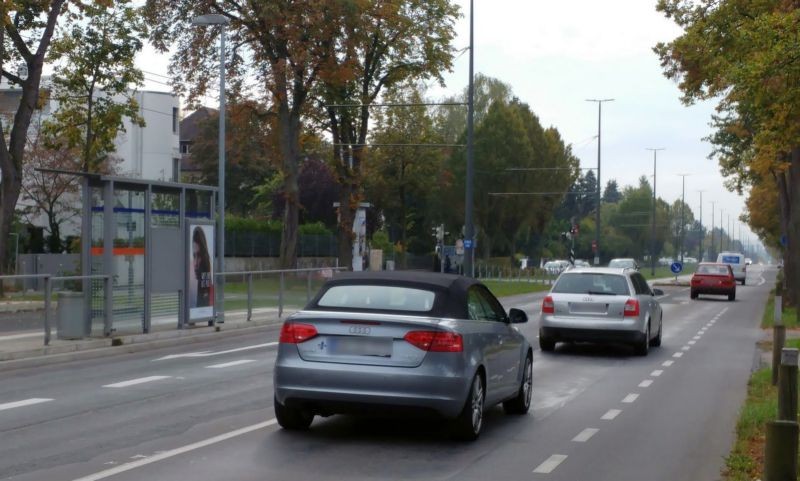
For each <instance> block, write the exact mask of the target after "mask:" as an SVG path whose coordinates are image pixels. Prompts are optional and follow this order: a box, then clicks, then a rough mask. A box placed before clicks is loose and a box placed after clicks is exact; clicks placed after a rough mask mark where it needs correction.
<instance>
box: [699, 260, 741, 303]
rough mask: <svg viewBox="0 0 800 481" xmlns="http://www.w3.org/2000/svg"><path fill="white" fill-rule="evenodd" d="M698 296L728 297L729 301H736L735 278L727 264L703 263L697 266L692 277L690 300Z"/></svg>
mask: <svg viewBox="0 0 800 481" xmlns="http://www.w3.org/2000/svg"><path fill="white" fill-rule="evenodd" d="M700 294H713V295H717V296H728V300H729V301H733V300H735V299H736V278H734V276H733V270H732V269H731V266H729V265H728V264H715V263H711V262H704V263H701V264H700V265H698V266H697V271H696V272H695V273H694V275H693V276H692V290H691V298H692V299H697V296H699V295H700Z"/></svg>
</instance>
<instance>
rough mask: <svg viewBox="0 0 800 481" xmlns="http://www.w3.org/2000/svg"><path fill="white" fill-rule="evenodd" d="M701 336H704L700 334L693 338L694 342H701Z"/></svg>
mask: <svg viewBox="0 0 800 481" xmlns="http://www.w3.org/2000/svg"><path fill="white" fill-rule="evenodd" d="M700 336H702V334H698V335H696V336H694V337H693V338H692V340H694V341H699V340H700Z"/></svg>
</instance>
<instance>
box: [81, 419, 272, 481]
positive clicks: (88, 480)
mask: <svg viewBox="0 0 800 481" xmlns="http://www.w3.org/2000/svg"><path fill="white" fill-rule="evenodd" d="M275 423H277V421H276V420H274V419H270V420H269V421H264V422H263V423H258V424H253V425H252V426H247V427H244V428H241V429H237V430H235V431H230V432H227V433H225V434H220V435H219V436H214V437H213V438H208V439H205V440H203V441H198V442H196V443H192V444H187V445H186V446H183V447H180V448H176V449H171V450H169V451H164V452H161V453H158V454H156V455H154V456H151V457H149V458H145V459H140V460H138V461H133V462H131V463H126V464H122V465H120V466H117V467H115V468H111V469H107V470H105V471H100V472H98V473H94V474H90V475H88V476H84V477H82V478H78V479H75V480H74V481H99V480H100V479H105V478H109V477H111V476H115V475H117V474H120V473H124V472H126V471H130V470H132V469H136V468H141V467H142V466H147V465H148V464H152V463H156V462H158V461H162V460H164V459H168V458H171V457H174V456H177V455H179V454H184V453H188V452H190V451H194V450H196V449H200V448H204V447H206V446H211V445H212V444H217V443H220V442H222V441H227V440H228V439H231V438H235V437H237V436H241V435H243V434H247V433H250V432H253V431H257V430H259V429H264V428H266V427H268V426H272V425H273V424H275Z"/></svg>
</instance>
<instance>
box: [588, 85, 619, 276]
mask: <svg viewBox="0 0 800 481" xmlns="http://www.w3.org/2000/svg"><path fill="white" fill-rule="evenodd" d="M586 101H587V102H597V212H596V213H595V235H594V238H595V245H596V246H597V248H596V250H595V253H594V265H596V266H599V265H600V205H601V200H602V197H601V196H602V193H601V192H602V183H601V181H600V140H601V132H602V131H601V128H600V126H601V119H602V114H603V102H613V101H614V99H586Z"/></svg>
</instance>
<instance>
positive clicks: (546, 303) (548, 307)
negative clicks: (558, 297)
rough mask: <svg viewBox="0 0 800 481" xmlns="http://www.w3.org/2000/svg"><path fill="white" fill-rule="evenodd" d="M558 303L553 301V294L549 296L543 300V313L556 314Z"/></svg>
mask: <svg viewBox="0 0 800 481" xmlns="http://www.w3.org/2000/svg"><path fill="white" fill-rule="evenodd" d="M555 312H556V305H555V303H554V302H553V296H547V297H545V298H544V300H543V301H542V314H555Z"/></svg>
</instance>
